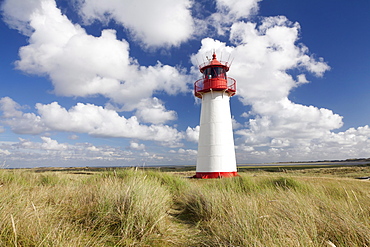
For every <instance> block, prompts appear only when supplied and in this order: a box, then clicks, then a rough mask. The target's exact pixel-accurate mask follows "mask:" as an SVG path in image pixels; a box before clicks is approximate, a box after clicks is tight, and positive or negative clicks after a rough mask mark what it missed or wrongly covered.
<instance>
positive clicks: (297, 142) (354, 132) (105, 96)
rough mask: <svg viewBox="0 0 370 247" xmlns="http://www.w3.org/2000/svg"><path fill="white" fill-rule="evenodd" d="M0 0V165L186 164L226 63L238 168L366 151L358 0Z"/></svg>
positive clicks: (367, 29)
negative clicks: (202, 86) (208, 63)
mask: <svg viewBox="0 0 370 247" xmlns="http://www.w3.org/2000/svg"><path fill="white" fill-rule="evenodd" d="M72 2H73V3H71V1H64V0H63V1H61V0H59V1H54V0H32V1H27V2H26V3H25V2H24V1H22V0H10V1H8V0H5V1H1V21H0V33H1V36H0V49H1V52H0V54H1V59H0V165H3V166H7V167H36V166H120V165H134V166H137V165H138V166H142V165H194V164H195V161H196V152H197V138H198V134H199V126H198V125H199V115H200V104H199V101H198V100H196V99H195V98H194V96H193V95H192V87H193V82H194V81H195V80H196V79H198V78H199V77H200V73H199V71H198V70H197V66H198V65H199V63H202V62H203V61H204V60H205V59H206V56H210V55H211V54H212V52H213V51H216V53H217V55H218V58H219V59H221V60H225V61H226V60H228V59H230V60H233V62H232V66H231V68H230V71H229V76H231V77H233V78H235V79H236V80H237V83H238V88H237V90H238V92H237V95H236V96H234V97H233V98H232V99H231V111H232V115H233V126H234V138H235V148H236V154H237V163H238V164H246V163H263V162H275V161H305V160H327V159H329V160H330V159H346V158H361V157H369V156H370V155H369V153H370V128H369V126H368V125H369V122H370V114H369V107H368V105H370V90H369V89H370V88H369V87H370V86H369V82H370V72H369V69H368V68H369V67H370V59H369V57H370V48H369V45H368V44H369V43H370V42H369V41H370V25H369V24H370V15H369V11H370V2H369V1H368V0H358V1H356V2H353V1H352V2H351V1H334V0H327V1H319V0H310V1H308V0H302V1H294V0H243V1H241V0H217V1H189V0H179V1H166V0H158V1H149V0H140V1H134V2H133V1H113V0H107V1H98V0H85V1H82V0H76V1H72Z"/></svg>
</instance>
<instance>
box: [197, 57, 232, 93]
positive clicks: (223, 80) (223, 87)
mask: <svg viewBox="0 0 370 247" xmlns="http://www.w3.org/2000/svg"><path fill="white" fill-rule="evenodd" d="M199 70H200V72H201V73H202V74H203V78H202V79H199V80H197V81H196V82H195V83H194V95H195V96H196V97H198V98H202V94H203V93H207V92H210V91H225V92H227V93H228V94H229V96H233V95H234V94H235V92H236V81H235V80H234V79H233V78H230V77H227V76H226V72H227V71H229V66H227V62H226V63H224V64H223V63H221V62H219V61H218V60H217V59H216V54H215V53H213V55H212V60H211V61H209V62H206V63H205V64H202V65H200V66H199Z"/></svg>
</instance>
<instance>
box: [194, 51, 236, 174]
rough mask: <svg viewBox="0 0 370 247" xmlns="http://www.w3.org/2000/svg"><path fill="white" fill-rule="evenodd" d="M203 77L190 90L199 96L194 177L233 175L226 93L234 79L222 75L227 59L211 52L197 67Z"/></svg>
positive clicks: (231, 90) (228, 94) (231, 89)
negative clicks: (198, 123) (221, 59)
mask: <svg viewBox="0 0 370 247" xmlns="http://www.w3.org/2000/svg"><path fill="white" fill-rule="evenodd" d="M199 70H200V72H201V73H202V74H203V78H202V79H199V80H198V81H196V82H195V83H194V94H195V96H196V97H198V98H201V99H202V108H201V115H200V131H199V143H198V157H197V168H196V174H195V176H194V177H195V178H221V177H234V176H237V175H238V174H237V170H236V160H235V148H234V137H233V130H232V122H231V113H230V97H231V96H233V95H234V94H235V92H236V81H235V80H234V79H232V78H230V77H227V76H226V72H227V71H229V66H228V65H227V63H221V62H219V61H218V60H217V59H216V54H215V53H213V56H212V60H211V61H209V62H206V63H205V64H203V65H201V66H200V68H199Z"/></svg>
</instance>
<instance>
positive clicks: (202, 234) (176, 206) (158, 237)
mask: <svg viewBox="0 0 370 247" xmlns="http://www.w3.org/2000/svg"><path fill="white" fill-rule="evenodd" d="M315 172H316V171H315ZM255 175H256V174H254V173H242V174H241V176H240V177H235V178H228V179H213V180H196V179H187V178H183V177H181V176H178V175H176V174H173V173H166V172H159V171H151V170H149V171H142V170H134V169H120V170H112V171H101V172H94V173H91V174H90V175H87V174H72V173H67V172H43V173H36V172H34V171H33V170H0V246H330V245H329V244H332V246H333V245H335V246H343V247H344V246H370V182H369V181H358V180H355V179H349V178H343V177H341V178H339V177H335V176H332V177H330V178H328V177H320V176H315V177H312V176H309V175H306V176H303V175H302V174H299V175H295V174H286V173H263V174H262V173H261V174H257V176H255Z"/></svg>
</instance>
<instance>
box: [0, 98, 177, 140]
mask: <svg viewBox="0 0 370 247" xmlns="http://www.w3.org/2000/svg"><path fill="white" fill-rule="evenodd" d="M9 105H10V106H17V105H18V104H17V103H16V102H14V101H13V100H12V99H10V98H3V99H2V100H1V101H0V106H1V108H0V109H2V111H3V116H8V117H5V118H4V120H3V122H4V123H6V124H7V125H9V126H10V127H11V128H12V129H13V131H14V132H16V133H21V134H40V133H43V132H45V131H50V130H52V131H61V132H76V133H87V134H89V135H92V136H98V137H122V138H136V139H140V140H152V141H158V142H163V143H164V144H166V145H169V144H171V145H175V144H176V143H178V142H179V141H180V140H181V139H182V138H183V134H182V133H181V132H178V131H177V130H176V129H175V128H173V127H170V126H168V125H163V124H158V125H155V124H152V125H143V124H140V123H139V121H138V119H137V117H135V116H133V117H131V118H128V119H126V118H125V117H123V116H120V115H119V114H118V113H117V112H116V111H114V110H109V109H106V108H104V107H101V106H96V105H93V104H83V103H78V104H77V105H75V106H73V107H72V108H70V109H69V110H67V109H65V108H63V107H61V106H60V105H59V104H58V103H57V102H53V103H51V104H46V105H44V104H40V103H38V104H36V109H37V112H38V114H39V115H37V114H35V113H22V112H19V111H16V114H15V113H14V112H15V110H14V108H12V107H10V106H9ZM7 111H9V112H10V113H8V112H7ZM44 141H47V139H45V138H44ZM49 144H52V143H49Z"/></svg>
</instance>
